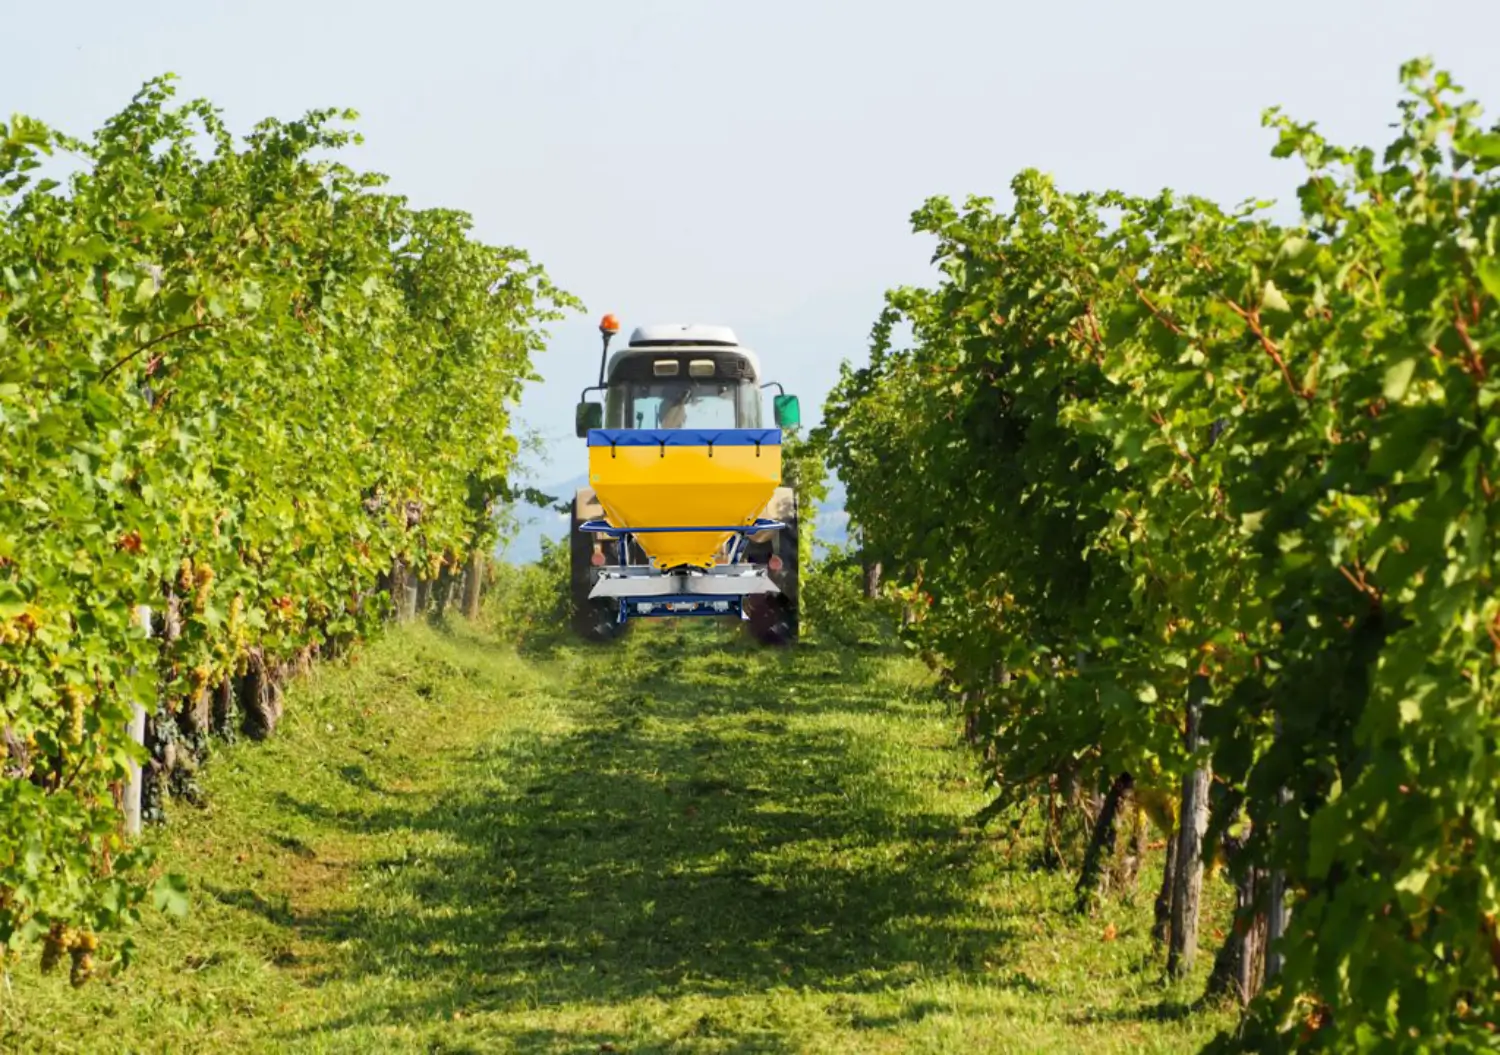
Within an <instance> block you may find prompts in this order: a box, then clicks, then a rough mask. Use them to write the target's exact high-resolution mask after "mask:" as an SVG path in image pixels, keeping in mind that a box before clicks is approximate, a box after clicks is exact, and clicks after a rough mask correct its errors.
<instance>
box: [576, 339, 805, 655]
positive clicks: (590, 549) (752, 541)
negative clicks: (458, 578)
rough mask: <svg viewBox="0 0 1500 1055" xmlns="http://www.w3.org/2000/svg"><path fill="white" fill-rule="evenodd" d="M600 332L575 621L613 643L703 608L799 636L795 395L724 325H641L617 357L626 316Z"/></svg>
mask: <svg viewBox="0 0 1500 1055" xmlns="http://www.w3.org/2000/svg"><path fill="white" fill-rule="evenodd" d="M599 332H600V335H601V337H602V338H603V348H602V350H601V352H600V357H599V381H598V383H597V384H595V385H591V386H589V387H588V388H585V389H584V390H583V391H582V393H581V394H580V396H579V403H578V407H577V412H576V415H575V421H574V427H575V432H576V433H577V435H578V438H580V439H584V440H586V441H587V443H588V456H589V474H588V484H587V486H584V487H581V488H579V489H578V491H577V493H576V494H575V495H574V498H573V519H572V531H571V533H570V538H571V554H570V556H571V565H572V584H571V589H572V610H573V619H574V628H575V630H576V631H577V633H578V634H579V635H580V636H582V637H584V638H585V639H587V640H591V641H612V640H615V639H617V638H619V637H620V636H621V635H623V634H624V633H626V632H627V631H628V629H629V627H630V626H631V625H632V624H633V623H634V622H635V621H636V620H638V619H642V618H663V617H666V618H680V617H687V616H703V617H719V618H733V619H738V620H739V621H740V622H741V624H742V625H743V626H744V627H745V629H746V631H747V632H748V633H749V634H750V635H751V636H752V637H753V638H755V639H756V640H757V641H760V642H762V643H764V644H777V645H780V644H790V643H792V642H794V641H795V640H796V638H797V631H798V609H797V591H798V560H797V526H798V525H797V495H796V493H795V491H794V490H793V489H792V488H790V487H784V486H782V480H781V439H782V432H781V430H783V429H787V428H795V427H796V426H797V425H798V424H799V423H800V413H801V412H800V409H799V407H798V403H797V397H796V396H792V395H787V394H786V391H785V389H784V388H783V387H782V386H781V385H780V384H778V383H776V382H769V383H764V384H763V383H762V382H761V372H760V360H759V359H758V358H757V356H756V354H755V353H754V352H753V351H751V350H750V349H749V348H746V347H744V346H743V345H741V344H740V343H739V341H738V339H736V337H735V335H734V332H733V331H732V330H730V329H729V328H728V327H724V326H699V325H664V326H642V327H639V328H637V329H636V330H635V331H634V332H633V333H632V334H631V335H630V340H629V343H628V344H627V345H626V346H624V347H623V348H619V349H618V350H616V352H615V353H614V355H613V356H611V355H610V353H609V346H610V341H611V339H612V338H613V337H614V336H615V334H617V333H618V332H619V322H618V320H616V318H615V317H614V316H613V315H606V316H605V317H604V320H603V322H602V323H601V324H600V327H599ZM772 388H774V389H776V390H777V394H776V395H775V397H774V399H773V400H772V407H773V414H774V420H775V427H774V428H767V427H763V426H762V418H761V411H762V403H763V402H764V396H763V392H764V390H766V389H772ZM590 393H601V394H602V398H601V400H600V401H591V400H590V399H589V395H590Z"/></svg>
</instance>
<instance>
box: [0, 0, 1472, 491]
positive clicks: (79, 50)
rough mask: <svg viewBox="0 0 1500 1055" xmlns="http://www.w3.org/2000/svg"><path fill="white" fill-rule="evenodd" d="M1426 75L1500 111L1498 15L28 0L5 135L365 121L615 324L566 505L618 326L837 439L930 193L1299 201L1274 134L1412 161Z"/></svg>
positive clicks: (547, 405) (546, 417) (383, 148)
mask: <svg viewBox="0 0 1500 1055" xmlns="http://www.w3.org/2000/svg"><path fill="white" fill-rule="evenodd" d="M1424 55H1425V56H1431V57H1432V58H1433V59H1434V60H1435V61H1436V62H1437V64H1438V65H1439V67H1441V68H1444V69H1447V70H1449V71H1451V72H1452V73H1453V74H1454V77H1455V79H1456V80H1457V81H1458V83H1460V84H1462V85H1463V86H1464V87H1466V88H1467V89H1469V91H1470V92H1471V93H1472V94H1473V95H1474V96H1475V97H1476V98H1478V99H1479V100H1480V101H1481V102H1489V103H1491V104H1493V105H1494V107H1495V108H1496V110H1497V111H1500V62H1497V61H1496V60H1497V59H1500V3H1497V2H1496V0H1407V2H1405V3H1399V2H1394V0H1295V2H1291V0H1260V2H1258V3H1255V4H1229V3H1225V2H1222V0H1220V2H1218V3H1211V2H1209V0H1194V2H1186V0H1136V2H1134V3H1129V4H1125V3H1118V2H1114V3H1106V2H1104V0H1093V2H1083V0H1073V2H1068V0H1050V2H1047V3H1042V2H1039V0H1033V2H1030V3H1026V4H1017V3H1008V2H1001V0H991V2H983V0H966V2H960V0H921V3H920V4H917V3H895V2H891V0H858V2H855V0H842V2H832V0H798V2H785V0H762V2H761V3H757V4H728V3H723V2H718V3H710V2H707V0H700V2H692V3H690V2H686V0H677V2H669V0H629V2H622V0H612V2H602V0H552V2H550V3H548V2H544V0H529V2H527V3H524V4H518V3H513V2H501V0H491V2H478V0H471V2H466V3H460V2H454V0H425V2H422V3H398V2H394V0H361V2H359V3H357V4H356V3H338V4H336V3H332V2H329V0H300V2H296V3H289V2H285V0H257V2H254V3H250V2H242V3H228V2H222V0H221V2H213V0H192V2H179V0H138V2H136V3H133V4H128V5H122V4H118V3H103V2H98V0H71V2H69V3H66V4H64V3H45V2H43V3H38V2H34V0H33V2H25V3H23V2H20V0H0V56H3V58H0V115H9V114H11V113H23V114H27V115H29V116H32V117H35V118H38V119H41V120H43V121H46V122H47V123H49V124H51V125H53V126H54V127H57V128H60V129H62V130H64V131H67V132H69V133H72V134H75V135H84V134H87V133H89V132H91V131H92V130H93V129H95V128H97V127H98V126H99V125H100V124H101V123H102V122H103V121H104V120H105V119H106V118H108V117H109V116H110V115H111V114H113V113H115V112H116V111H118V110H119V109H121V108H122V107H123V106H124V105H125V104H126V103H127V102H128V101H129V99H130V97H131V95H132V94H133V93H134V92H135V91H136V90H138V89H139V87H140V86H141V85H142V84H143V83H144V82H145V81H146V80H148V79H150V78H152V77H154V76H157V75H159V74H162V73H167V72H171V73H175V74H177V75H178V76H179V78H180V80H179V85H178V88H179V92H180V94H181V96H182V97H184V98H195V97H206V98H207V99H209V100H211V101H212V102H213V103H215V104H216V105H217V106H219V107H220V108H221V109H222V111H223V112H224V115H225V117H226V119H227V120H228V121H229V123H230V126H231V127H232V128H234V129H236V130H238V131H245V130H248V129H249V127H250V126H251V125H253V124H254V123H255V122H256V121H258V120H260V119H261V118H263V117H267V116H278V117H285V118H290V117H295V116H298V115H300V114H301V113H303V112H305V111H306V110H309V109H314V108H320V107H325V106H339V107H352V108H354V109H356V110H358V111H359V112H360V115H361V116H360V120H359V122H358V124H357V127H358V129H359V130H360V131H362V132H363V134H364V135H365V139H366V141H365V144H364V145H363V146H361V147H359V148H357V149H355V150H354V151H352V152H351V153H350V154H349V155H348V156H347V160H348V161H350V162H351V163H352V164H355V165H356V166H357V167H361V168H364V169H366V170H373V171H377V172H382V173H385V174H386V175H388V176H389V177H390V180H391V182H390V186H391V188H392V189H393V190H394V191H395V192H397V193H401V194H405V195H407V196H409V197H410V198H411V200H412V203H413V204H414V205H416V206H418V207H427V206H440V207H446V208H454V209H461V210H464V211H466V212H469V213H471V214H472V215H473V217H474V220H475V228H476V234H477V236H478V237H480V238H482V239H484V240H486V241H489V242H493V243H497V244H504V245H514V246H520V247H522V248H524V249H526V250H527V251H528V252H529V253H531V254H532V256H533V258H534V259H535V260H536V261H537V262H539V263H541V264H542V265H543V266H544V267H545V268H546V269H547V271H548V274H549V275H550V277H551V278H552V279H553V280H554V281H555V282H556V283H557V284H558V285H559V286H561V287H562V288H563V289H566V290H568V291H569V292H571V293H573V294H574V295H576V296H578V297H579V298H580V299H581V300H582V301H583V302H584V304H585V305H586V309H587V311H586V314H582V315H573V316H570V317H569V319H567V320H566V321H565V322H563V323H559V324H555V325H554V326H553V327H552V330H551V337H550V341H549V347H548V349H547V351H546V352H545V353H544V354H543V355H541V356H540V357H539V360H538V367H539V371H540V373H541V374H542V375H543V378H544V380H543V381H542V382H541V383H539V384H536V385H534V386H532V387H531V388H530V389H529V390H528V392H527V394H526V396H525V397H524V399H523V401H522V404H521V407H520V408H519V417H520V420H521V422H522V423H523V425H524V426H526V427H528V428H532V429H536V430H538V431H539V432H540V433H541V434H542V436H543V437H544V439H545V441H546V444H547V451H548V454H547V460H546V462H545V464H534V465H532V466H531V468H530V470H529V475H530V476H531V479H532V482H535V483H539V484H547V483H551V482H556V481H560V480H566V479H569V478H571V477H573V476H576V475H577V474H578V473H579V472H581V471H582V469H583V467H584V465H585V464H586V457H585V452H584V450H583V447H582V445H581V443H580V441H578V440H576V439H575V438H574V436H573V431H572V418H573V404H574V402H575V401H576V400H577V398H578V391H579V389H581V388H583V387H584V386H585V385H587V384H589V383H591V380H592V379H593V376H594V375H595V374H596V373H597V370H598V354H599V338H598V335H597V322H598V319H599V317H600V316H602V315H603V314H604V313H605V312H613V313H614V314H616V315H618V316H619V317H620V319H621V321H622V323H623V324H624V327H625V329H626V331H627V332H628V330H629V329H631V328H633V327H634V326H636V325H640V324H643V323H652V322H704V323H719V324H724V325H728V326H731V327H732V328H733V329H734V330H735V331H736V332H737V334H738V335H739V337H740V339H741V340H742V341H743V342H744V343H746V344H748V345H750V346H751V347H754V348H755V349H756V350H757V351H758V352H759V354H760V356H761V359H762V362H763V364H764V366H765V370H766V375H767V378H766V379H767V380H776V381H780V382H782V383H783V384H784V385H785V386H786V388H787V390H788V391H790V392H793V393H795V394H797V395H798V396H799V397H800V399H801V403H802V407H803V420H804V422H805V423H811V422H814V421H816V420H817V418H818V416H819V415H818V409H819V407H820V405H821V402H822V399H823V397H824V396H825V395H826V393H827V391H828V389H829V388H830V387H831V385H832V384H833V383H834V381H835V380H836V379H837V376H838V368H839V363H840V362H841V361H842V360H845V359H850V360H853V361H856V362H858V361H861V360H862V359H863V357H864V355H865V349H866V342H867V338H868V335H869V330H870V326H871V323H872V322H873V321H874V319H875V317H876V315H877V314H878V313H879V311H880V307H881V304H882V298H883V295H884V292H885V290H887V289H889V288H891V287H895V286H900V285H907V284H916V283H924V282H927V281H929V280H930V278H931V277H932V271H931V269H930V265H929V257H930V253H931V244H930V242H928V241H926V240H924V239H922V238H918V237H916V236H914V235H913V234H912V233H911V228H910V216H911V213H912V211H913V210H914V209H916V208H918V207H919V206H920V205H921V204H922V202H923V201H924V200H925V199H926V198H927V197H929V196H931V195H937V194H942V195H948V196H951V197H953V198H955V199H962V198H963V197H965V196H967V195H969V194H982V195H987V196H992V197H996V198H998V199H999V200H1000V201H1002V202H1004V201H1005V200H1006V197H1007V187H1008V185H1009V183H1010V180H1011V178H1012V177H1013V176H1014V175H1015V174H1016V173H1017V172H1019V171H1020V170H1022V169H1025V168H1039V169H1043V170H1046V171H1048V172H1051V173H1052V174H1053V175H1054V176H1055V177H1056V179H1057V180H1058V181H1059V183H1060V184H1061V185H1063V186H1064V187H1066V188H1069V189H1084V188H1102V187H1106V186H1112V187H1116V188H1119V189H1121V190H1125V191H1130V192H1140V193H1150V192H1153V191H1156V190H1160V189H1161V188H1163V187H1168V186H1170V187H1173V188H1176V189H1178V190H1180V191H1183V192H1190V193H1195V194H1201V195H1206V196H1208V197H1211V198H1215V199H1218V200H1220V201H1222V202H1225V203H1233V202H1239V201H1242V200H1244V199H1247V198H1252V197H1254V198H1277V199H1281V200H1283V201H1285V200H1289V199H1290V198H1291V195H1292V192H1293V191H1294V189H1295V187H1296V185H1297V183H1298V180H1299V175H1300V172H1299V169H1298V167H1297V164H1296V163H1295V162H1288V161H1274V160H1272V159H1271V158H1270V156H1269V151H1270V148H1271V146H1272V143H1273V141H1274V137H1273V134H1272V133H1271V132H1270V131H1268V130H1266V129H1263V128H1262V127H1261V124H1260V115H1261V112H1262V111H1263V110H1264V109H1265V108H1266V107H1268V106H1272V105H1278V106H1282V107H1283V108H1284V109H1286V110H1287V112H1289V113H1290V114H1291V115H1292V116H1294V117H1297V118H1298V119H1312V120H1316V121H1318V122H1319V126H1320V128H1322V129H1323V130H1324V131H1325V132H1326V133H1327V134H1329V135H1330V136H1331V137H1333V138H1334V139H1335V140H1338V141H1343V142H1350V143H1369V144H1379V145H1383V144H1384V143H1385V142H1386V141H1387V139H1388V138H1389V130H1388V125H1389V123H1390V122H1391V121H1392V120H1393V118H1394V117H1395V114H1396V110H1395V104H1396V101H1397V99H1398V98H1399V85H1398V80H1397V72H1398V68H1399V66H1400V64H1401V63H1402V62H1403V61H1405V60H1407V59H1409V58H1414V57H1417V56H1424Z"/></svg>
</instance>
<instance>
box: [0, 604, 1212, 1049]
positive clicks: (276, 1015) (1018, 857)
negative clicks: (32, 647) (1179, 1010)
mask: <svg viewBox="0 0 1500 1055" xmlns="http://www.w3.org/2000/svg"><path fill="white" fill-rule="evenodd" d="M644 630H645V632H644V633H641V634H638V635H636V637H635V639H634V640H633V641H632V642H631V643H630V645H629V647H628V648H625V649H623V650H617V651H608V650H605V651H594V650H590V651H581V650H580V651H572V650H567V649H564V650H561V651H559V652H557V653H555V654H552V655H549V656H545V657H540V658H537V657H533V658H526V659H523V658H520V657H517V656H516V655H515V654H514V653H513V652H511V651H509V650H508V649H505V648H502V647H500V646H497V645H494V644H492V643H489V642H487V641H485V640H484V639H483V638H481V637H480V636H478V634H477V633H476V632H474V631H472V630H468V629H462V628H461V629H458V630H455V631H453V632H452V633H451V634H450V633H440V632H437V631H433V630H430V629H426V628H414V629H410V630H403V631H401V632H399V633H396V634H393V635H391V636H390V637H388V638H387V639H386V640H384V641H383V642H381V643H379V644H377V645H376V646H374V647H373V648H371V649H370V650H368V651H367V652H366V653H364V654H363V655H362V656H361V657H360V659H359V661H358V662H357V663H355V664H353V665H352V666H349V667H346V668H341V669H330V670H324V671H321V672H319V673H318V674H316V675H314V676H313V677H312V678H310V679H308V680H307V681H305V682H303V683H301V684H298V685H297V686H295V687H294V688H293V690H292V692H291V694H290V697H289V702H288V707H287V717H286V720H285V722H284V724H283V726H282V728H281V729H280V730H278V734H277V736H276V737H275V738H274V739H273V740H272V741H270V742H268V743H266V744H259V745H236V746H233V747H228V748H223V749H221V750H220V751H219V754H218V756H217V757H216V758H214V759H213V760H212V761H211V763H210V765H209V767H208V769H207V771H206V774H205V781H204V783H205V786H206V788H207V790H208V793H209V801H210V806H209V807H208V808H207V809H205V810H202V811H199V810H194V809H193V808H192V807H189V806H186V805H181V806H178V807H176V809H175V812H174V813H173V820H172V823H171V824H169V825H168V826H167V827H166V828H164V829H161V830H159V831H157V832H156V833H154V834H153V836H152V837H153V838H154V839H156V840H157V841H158V843H159V844H160V846H161V848H162V851H163V856H164V859H165V861H166V863H167V864H169V866H170V867H172V868H173V869H177V870H182V871H185V872H188V873H189V874H190V875H191V876H192V878H193V887H194V895H195V897H194V909H193V912H192V914H191V915H190V916H189V918H187V919H186V920H183V921H181V922H175V923H173V922H169V921H166V920H160V919H152V920H150V921H148V923H147V924H146V925H145V926H143V928H142V932H141V934H140V941H141V953H140V958H139V960H138V961H137V963H136V965H135V966H134V967H133V968H132V969H131V970H130V971H129V972H126V973H125V974H123V975H121V976H118V977H112V978H108V979H106V980H104V981H103V982H101V983H97V984H93V985H91V986H89V987H88V988H86V989H84V990H82V991H81V992H78V993H75V992H74V991H73V990H71V989H70V988H69V987H68V985H67V981H66V978H65V977H40V976H39V975H38V974H37V973H36V970H35V967H34V966H33V965H32V964H31V963H30V962H28V964H27V965H26V966H24V967H22V968H21V969H19V970H18V971H17V972H16V973H15V974H14V975H13V976H12V978H11V980H10V985H9V988H8V989H6V990H4V991H0V1048H3V1049H4V1050H7V1051H8V1050H16V1051H79V1052H84V1051H86V1052H99V1051H171V1052H188V1051H214V1052H220V1051H240V1050H246V1051H329V1052H408V1051H410V1052H418V1051H420V1052H493V1051H542V1052H550V1051H568V1052H572V1051H589V1052H595V1051H619V1052H645V1051H693V1052H696V1051H704V1052H710V1051H712V1052H781V1051H806V1052H821V1051H855V1052H866V1051H870V1052H874V1051H880V1052H887V1051H921V1052H926V1051H959V1052H971V1051H986V1052H989V1051H1017V1052H1021V1051H1025V1052H1032V1051H1036V1052H1041V1051H1090V1052H1112V1051H1191V1050H1194V1049H1195V1048H1196V1047H1197V1046H1198V1045H1199V1044H1201V1043H1202V1042H1203V1041H1204V1040H1206V1039H1207V1038H1208V1037H1209V1036H1211V1035H1212V1034H1213V1033H1214V1032H1215V1031H1216V1030H1217V1029H1218V1028H1219V1027H1220V1026H1222V1025H1223V1024H1224V1022H1225V1019H1224V1018H1223V1017H1222V1016H1217V1015H1212V1014H1201V1013H1200V1014H1194V1015H1191V1016H1184V1015H1181V1014H1176V1013H1171V1010H1170V1009H1172V1008H1174V1007H1176V1006H1178V1005H1176V1004H1174V1003H1173V1002H1172V1000H1171V999H1169V994H1167V993H1166V992H1165V991H1164V990H1162V989H1161V988H1160V986H1159V984H1157V982H1156V978H1157V975H1158V973H1159V972H1157V971H1155V970H1146V971H1141V970H1138V968H1139V967H1140V965H1141V964H1143V963H1150V964H1152V965H1154V964H1155V963H1156V961H1157V956H1156V954H1155V953H1154V952H1153V951H1152V949H1151V948H1150V946H1149V942H1148V938H1147V935H1146V930H1147V926H1148V923H1149V919H1148V915H1147V910H1146V906H1147V904H1148V902H1149V893H1150V889H1151V887H1152V883H1153V881H1154V880H1153V877H1152V876H1151V875H1150V874H1149V872H1148V873H1147V875H1146V876H1145V877H1144V878H1143V882H1142V892H1141V895H1140V899H1139V902H1140V903H1139V904H1138V905H1137V906H1134V907H1131V906H1126V905H1118V904H1116V905H1112V906H1109V907H1107V908H1106V909H1105V910H1104V914H1103V915H1102V916H1100V917H1098V918H1095V919H1091V920H1080V919H1077V918H1075V917H1072V916H1071V915H1069V914H1068V913H1067V911H1066V910H1067V906H1068V904H1069V900H1070V899H1069V897H1068V893H1069V887H1068V879H1067V877H1066V876H1063V875H1048V874H1045V873H1038V872H1034V871H1032V870H1030V868H1029V867H1028V860H1027V856H1026V853H1025V847H1024V846H1022V847H1021V848H1019V849H1012V848H1010V847H1009V846H1008V844H1007V843H1006V842H1005V841H1004V840H1002V839H997V838H996V837H995V836H994V834H993V833H980V832H976V831H973V830H971V829H970V828H968V827H967V826H966V822H967V818H968V817H969V816H970V815H972V813H973V811H974V810H975V809H976V808H977V807H978V806H979V805H981V804H982V803H983V801H984V798H983V795H982V794H981V790H980V789H979V788H978V787H977V784H976V783H975V782H974V781H973V780H972V766H971V764H970V761H969V759H968V758H967V756H965V754H963V753H962V752H961V751H960V750H959V749H957V747H956V746H955V744H954V742H953V735H952V729H953V725H954V723H953V722H952V721H951V720H949V718H948V716H946V715H944V714H943V713H942V712H941V709H940V706H939V705H938V704H935V703H934V702H932V700H931V697H930V694H928V693H927V692H925V691H924V684H925V683H924V679H923V674H924V673H925V672H924V671H923V670H922V669H921V668H920V667H919V666H916V665H914V664H912V663H910V662H909V661H907V660H904V659H901V658H894V657H885V656H878V655H870V654H857V653H851V652H847V651H839V650H830V649H819V648H811V647H809V648H804V649H800V650H798V651H796V652H793V653H765V652H757V651H753V650H750V649H748V648H746V647H745V646H743V645H740V644H738V643H737V642H733V641H730V640H729V639H728V638H726V637H725V636H724V635H723V634H722V633H721V632H720V631H719V630H718V629H717V628H715V627H713V626H706V625H698V626H690V627H685V628H674V627H670V626H648V627H646V628H644ZM1158 874H1159V873H1158ZM1107 928H1108V931H1107ZM1106 933H1109V934H1111V935H1113V938H1112V940H1108V941H1106V940H1105V935H1106ZM1206 940H1211V938H1208V939H1206ZM1209 958H1211V950H1209V949H1205V950H1204V956H1203V957H1202V959H1204V960H1207V959H1209ZM1200 988H1201V987H1200V985H1198V984H1192V985H1189V986H1188V987H1187V988H1185V989H1184V990H1182V992H1183V993H1185V994H1192V993H1196V992H1198V991H1200ZM1164 1009H1166V1010H1164Z"/></svg>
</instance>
